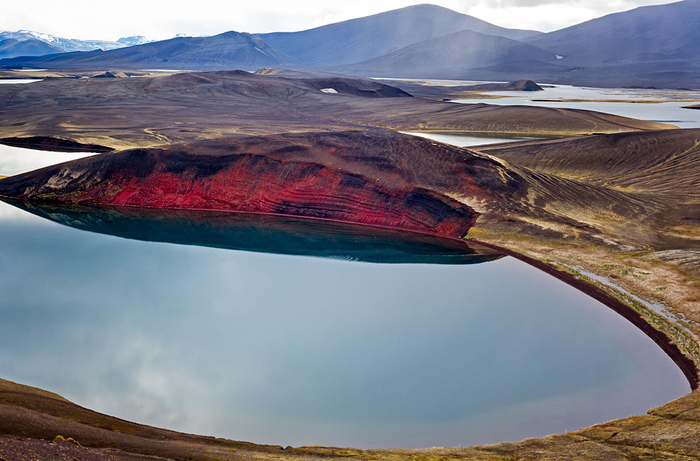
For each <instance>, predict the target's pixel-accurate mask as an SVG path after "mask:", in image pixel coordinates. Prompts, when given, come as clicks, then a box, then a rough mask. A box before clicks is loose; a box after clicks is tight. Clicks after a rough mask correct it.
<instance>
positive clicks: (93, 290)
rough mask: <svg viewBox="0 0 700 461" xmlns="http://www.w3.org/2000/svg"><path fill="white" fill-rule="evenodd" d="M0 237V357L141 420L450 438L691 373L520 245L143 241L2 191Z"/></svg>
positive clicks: (89, 401)
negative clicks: (490, 254)
mask: <svg viewBox="0 0 700 461" xmlns="http://www.w3.org/2000/svg"><path fill="white" fill-rule="evenodd" d="M640 106H649V105H646V104H645V105H640ZM689 112H692V111H689ZM464 142H465V143H466V144H465V145H467V144H469V142H467V141H464ZM477 143H482V142H477ZM0 148H1V149H3V150H1V151H0V174H6V175H7V174H14V173H12V172H20V171H27V170H29V169H32V168H37V167H38V166H43V164H51V163H54V162H55V161H56V159H57V158H58V156H61V154H58V153H53V152H39V153H37V152H36V151H26V150H24V149H22V151H23V152H24V153H27V152H31V155H33V154H35V153H36V154H37V155H38V156H39V157H41V158H39V159H38V161H37V159H33V160H31V161H29V162H28V163H25V164H22V160H17V158H20V159H24V160H27V159H29V157H24V154H23V153H21V152H17V151H13V153H10V151H8V150H7V149H10V148H5V147H4V146H3V147H0ZM12 149H16V148H12ZM28 155H29V154H28ZM69 155H75V154H69ZM13 156H14V157H13ZM63 160H65V159H64V158H61V160H60V161H63ZM69 218H70V217H68V218H66V219H69ZM0 237H1V238H0V254H1V255H2V258H1V259H0V293H2V296H0V316H1V318H2V319H3V321H2V322H1V323H0V350H2V351H3V353H2V354H0V376H1V377H3V378H6V379H10V380H13V381H17V382H21V383H24V384H29V385H33V386H38V387H42V388H45V389H48V390H51V391H54V392H57V393H59V394H61V395H64V396H65V397H67V398H69V399H71V400H73V401H75V402H76V403H78V404H80V405H83V406H87V407H89V408H92V409H95V410H97V411H101V412H104V413H108V414H111V415H115V416H118V417H121V418H126V419H129V420H133V421H137V422H141V423H146V424H152V425H157V426H162V427H167V428H172V429H176V430H183V431H187V432H194V433H200V434H207V435H216V436H221V437H227V438H232V439H236V440H247V441H252V442H258V443H272V444H281V445H294V446H298V445H306V444H321V445H341V446H361V447H391V446H403V447H427V446H436V445H443V446H457V445H471V444H481V443H489V442H496V441H504V440H521V439H523V438H526V437H535V436H543V435H546V434H550V433H558V432H564V431H566V430H575V429H578V428H580V427H584V426H587V425H590V424H594V423H597V422H602V421H606V420H609V419H614V418H619V417H624V416H628V415H631V414H640V413H643V412H645V411H646V410H648V409H649V408H651V407H653V406H656V405H659V404H663V403H666V402H668V401H670V400H672V399H674V398H677V397H679V396H681V395H683V394H685V393H687V392H688V391H689V385H688V383H687V381H686V380H685V378H684V377H683V375H682V373H681V372H680V370H679V369H678V368H677V367H676V366H675V365H674V364H673V362H672V361H671V360H670V359H669V358H668V357H667V356H665V355H664V354H663V352H662V351H661V350H660V349H659V348H658V347H657V346H656V345H655V344H654V343H653V342H652V341H651V340H650V339H648V338H647V337H646V336H644V335H643V334H642V333H641V332H639V331H638V330H637V329H636V328H634V327H633V326H632V325H630V324H629V323H627V322H626V321H625V320H624V319H622V318H621V317H619V316H618V315H617V314H615V313H613V312H612V311H610V310H609V309H607V308H606V307H604V306H602V305H601V304H599V303H597V302H596V301H594V300H592V299H590V298H589V297H587V296H586V295H584V294H582V293H580V292H578V291H577V290H575V289H573V288H571V287H569V286H567V285H565V284H563V283H562V282H559V281H558V280H556V279H553V278H551V277H549V276H547V275H546V274H543V273H540V272H538V271H536V270H533V269H532V268H530V267H528V266H526V265H525V264H523V263H521V262H519V261H517V260H514V259H512V258H502V259H499V260H496V261H492V262H486V263H482V264H471V265H435V264H372V263H359V262H353V261H344V260H339V259H328V258H317V257H305V256H289V255H279V254H265V253H252V252H245V251H236V250H226V249H217V248H208V247H202V246H192V245H181V244H172V243H162V242H147V241H139V240H129V239H124V238H119V237H114V236H111V235H103V234H99V233H94V232H86V231H82V230H77V229H74V228H71V227H67V226H63V225H60V224H57V223H54V222H51V221H48V220H45V219H42V218H39V217H37V216H34V215H32V214H30V213H27V212H25V211H22V210H19V209H17V208H15V207H13V206H10V205H7V204H5V203H2V202H0Z"/></svg>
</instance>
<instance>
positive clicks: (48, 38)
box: [0, 30, 149, 56]
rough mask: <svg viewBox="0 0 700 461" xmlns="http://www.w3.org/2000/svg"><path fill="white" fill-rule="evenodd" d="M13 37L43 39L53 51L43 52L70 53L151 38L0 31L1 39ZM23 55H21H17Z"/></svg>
mask: <svg viewBox="0 0 700 461" xmlns="http://www.w3.org/2000/svg"><path fill="white" fill-rule="evenodd" d="M3 39H13V40H17V41H18V42H25V41H30V42H31V41H37V40H38V41H41V42H43V43H45V44H47V45H49V46H51V47H52V48H51V49H52V50H53V51H50V52H47V53H43V54H51V53H70V52H73V51H94V50H105V51H106V50H115V49H118V48H123V47H125V46H133V45H141V44H143V43H148V42H149V40H148V39H146V37H144V36H141V35H139V36H133V37H123V38H120V39H119V40H117V41H116V42H111V41H107V40H76V39H71V38H61V37H54V36H53V35H49V34H43V33H41V32H34V31H31V30H18V31H17V32H0V40H3ZM15 56H21V55H15ZM24 56H40V55H39V54H27V55H24Z"/></svg>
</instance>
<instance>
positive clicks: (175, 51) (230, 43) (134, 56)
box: [0, 32, 301, 70]
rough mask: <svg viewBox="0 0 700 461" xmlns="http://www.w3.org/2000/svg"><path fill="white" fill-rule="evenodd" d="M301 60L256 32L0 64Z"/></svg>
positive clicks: (199, 65)
mask: <svg viewBox="0 0 700 461" xmlns="http://www.w3.org/2000/svg"><path fill="white" fill-rule="evenodd" d="M300 65H301V63H299V62H298V61H296V60H295V59H293V58H290V57H289V56H286V55H285V54H283V53H280V52H279V51H277V50H275V49H272V48H270V47H269V46H267V44H266V43H265V41H264V40H263V39H261V38H260V37H257V36H255V35H250V34H246V33H239V32H226V33H223V34H219V35H215V36H213V37H181V38H173V39H170V40H163V41H159V42H151V43H146V44H143V45H137V46H131V47H127V48H121V49H117V50H111V51H91V52H77V53H64V54H58V55H49V56H42V57H37V58H16V59H4V60H2V61H0V66H2V67H7V66H13V67H16V66H33V67H44V68H48V69H57V68H64V69H69V68H105V67H107V68H121V69H174V70H193V69H197V70H229V69H242V70H257V69H260V68H262V67H298V66H300Z"/></svg>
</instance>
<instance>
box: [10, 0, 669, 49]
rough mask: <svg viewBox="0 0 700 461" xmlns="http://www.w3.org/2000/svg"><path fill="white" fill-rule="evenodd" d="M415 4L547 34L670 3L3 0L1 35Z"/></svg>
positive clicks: (152, 28) (323, 20) (345, 13)
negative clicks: (24, 30) (640, 8)
mask: <svg viewBox="0 0 700 461" xmlns="http://www.w3.org/2000/svg"><path fill="white" fill-rule="evenodd" d="M419 3H434V4H436V5H441V6H444V7H446V8H450V9H452V10H455V11H458V12H460V13H465V14H469V15H472V16H475V17H477V18H479V19H483V20H485V21H488V22H491V23H493V24H496V25H499V26H502V27H510V28H518V29H535V30H540V31H543V32H548V31H552V30H556V29H561V28H563V27H567V26H570V25H573V24H577V23H580V22H583V21H586V20H589V19H593V18H595V17H599V16H603V15H605V14H609V13H614V12H618V11H625V10H629V9H633V8H636V7H638V6H644V5H655V4H664V3H672V2H671V1H668V0H435V1H432V2H421V1H411V0H381V1H377V0H344V1H335V2H329V1H327V0H296V1H289V0H263V1H255V0H245V1H241V0H197V1H190V0H118V1H96V0H4V1H3V5H2V8H0V31H16V30H20V29H26V30H33V31H37V32H43V33H48V34H51V35H55V36H58V37H63V38H77V39H83V40H87V39H101V40H116V39H118V38H120V37H125V36H130V35H145V36H146V37H147V38H149V39H152V40H163V39H167V38H172V37H173V36H175V35H176V34H179V33H182V34H186V35H215V34H218V33H221V32H226V31H229V30H235V31H238V32H277V31H298V30H305V29H311V28H313V27H317V26H322V25H325V24H330V23H333V22H338V21H343V20H346V19H352V18H356V17H361V16H368V15H371V14H375V13H380V12H382V11H388V10H392V9H396V8H402V7H405V6H409V5H414V4H419Z"/></svg>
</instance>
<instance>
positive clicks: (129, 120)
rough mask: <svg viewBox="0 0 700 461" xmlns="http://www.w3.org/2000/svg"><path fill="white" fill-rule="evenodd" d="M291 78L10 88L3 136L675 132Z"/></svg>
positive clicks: (189, 78) (178, 78) (104, 138)
mask: <svg viewBox="0 0 700 461" xmlns="http://www.w3.org/2000/svg"><path fill="white" fill-rule="evenodd" d="M278 74H279V75H281V76H278ZM285 75H290V74H289V73H288V72H284V71H275V70H268V71H266V72H265V73H264V75H263V74H262V73H259V74H252V73H249V72H244V71H230V72H196V73H182V74H175V75H169V76H158V77H139V78H84V79H60V78H58V79H49V80H44V81H41V82H36V83H32V84H30V85H0V133H2V136H3V137H16V138H26V137H32V136H44V137H53V138H60V139H66V140H72V141H75V142H78V143H81V144H99V145H103V146H106V147H111V148H119V149H124V148H128V147H135V146H155V145H162V144H173V143H180V142H191V141H196V140H201V139H213V138H222V137H226V136H228V135H233V134H240V133H246V134H274V133H281V132H290V131H291V132H307V131H319V130H348V129H363V128H366V127H382V128H390V129H394V130H401V131H442V132H471V133H492V134H493V133H508V134H519V135H530V136H533V135H544V136H551V135H558V136H566V135H569V136H571V135H579V134H591V133H601V132H603V133H604V132H620V131H636V130H648V129H664V128H675V127H674V126H672V125H667V124H662V123H653V122H645V121H640V120H635V119H630V118H626V117H618V116H614V115H609V114H602V113H599V112H592V111H582V110H567V109H556V108H540V107H530V106H494V105H487V104H455V103H449V102H441V101H436V100H429V99H425V98H418V97H408V96H409V94H407V93H406V92H405V91H402V90H400V89H398V88H396V87H394V86H391V85H385V84H382V83H379V82H376V81H373V80H367V79H358V78H350V77H343V76H337V75H335V76H334V75H328V74H318V73H309V72H307V73H296V74H292V75H296V76H295V77H291V76H290V77H287V76H285Z"/></svg>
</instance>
